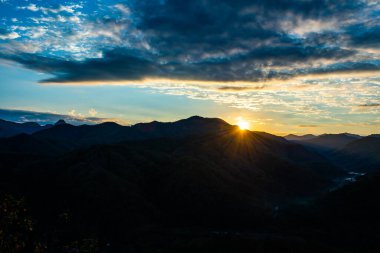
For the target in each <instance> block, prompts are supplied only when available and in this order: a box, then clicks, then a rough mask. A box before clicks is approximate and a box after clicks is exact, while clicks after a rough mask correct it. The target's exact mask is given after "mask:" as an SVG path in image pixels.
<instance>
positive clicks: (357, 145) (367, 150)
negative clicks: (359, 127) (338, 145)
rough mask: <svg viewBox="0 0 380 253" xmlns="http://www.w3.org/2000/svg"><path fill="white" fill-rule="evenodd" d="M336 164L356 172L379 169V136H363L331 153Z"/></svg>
mask: <svg viewBox="0 0 380 253" xmlns="http://www.w3.org/2000/svg"><path fill="white" fill-rule="evenodd" d="M333 159H334V160H335V162H336V164H340V165H341V167H342V168H344V169H346V170H351V171H356V172H369V171H380V138H378V137H376V136H375V135H370V136H367V137H363V138H362V139H359V140H355V141H353V142H350V143H349V144H347V145H346V146H345V147H344V148H343V149H341V150H339V151H338V152H335V153H334V154H333Z"/></svg>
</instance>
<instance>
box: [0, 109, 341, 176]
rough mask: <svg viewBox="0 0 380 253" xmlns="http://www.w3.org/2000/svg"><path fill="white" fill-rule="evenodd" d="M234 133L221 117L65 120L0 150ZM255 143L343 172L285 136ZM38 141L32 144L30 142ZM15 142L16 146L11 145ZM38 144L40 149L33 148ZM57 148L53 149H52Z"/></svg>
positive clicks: (48, 150)
mask: <svg viewBox="0 0 380 253" xmlns="http://www.w3.org/2000/svg"><path fill="white" fill-rule="evenodd" d="M232 133H241V134H242V133H244V132H242V131H240V130H239V129H238V127H236V126H232V125H230V124H228V123H226V122H225V121H223V120H221V119H216V118H202V117H199V116H193V117H190V118H188V119H184V120H179V121H176V122H169V123H163V122H157V121H153V122H150V123H139V124H136V125H133V126H121V125H118V124H116V123H112V122H107V123H102V124H98V125H91V126H89V125H81V126H73V125H70V124H67V123H64V122H61V124H56V125H55V126H53V127H51V128H49V129H46V130H42V131H39V132H36V133H34V134H32V135H31V136H23V137H22V138H15V139H9V140H8V139H3V140H1V139H0V150H1V149H2V150H7V151H8V152H22V151H23V152H24V153H34V154H36V153H38V154H45V155H51V154H55V155H61V154H63V153H66V152H69V151H74V150H77V149H81V148H82V149H83V148H88V147H91V146H93V145H97V144H117V143H123V142H128V141H143V140H151V139H162V138H164V139H174V140H180V139H183V138H189V137H194V138H195V137H201V136H203V135H212V134H219V135H221V136H224V135H227V136H228V135H231V134H232ZM244 136H246V137H247V138H248V137H249V138H248V139H252V140H253V141H255V142H256V145H253V146H252V147H251V148H252V149H253V150H256V149H257V150H262V151H264V152H267V153H270V154H272V155H273V156H276V157H279V158H280V159H283V160H286V161H290V162H292V163H296V164H298V165H299V166H306V167H310V168H313V169H315V170H316V171H318V173H319V174H325V175H329V176H337V175H339V174H340V171H339V170H337V169H336V167H334V166H332V165H331V164H330V163H329V162H328V161H327V160H326V159H325V158H323V157H322V156H320V155H318V154H316V153H314V152H311V151H309V150H307V149H305V148H303V147H302V146H300V145H298V144H294V143H291V142H289V141H287V140H286V139H284V138H282V137H278V136H275V135H271V134H268V133H265V132H250V131H247V132H246V134H245V135H244ZM37 142H38V143H39V144H38V145H37V144H34V145H33V144H31V143H37ZM12 144H13V145H12ZM33 146H36V147H38V148H33ZM52 147H54V148H52Z"/></svg>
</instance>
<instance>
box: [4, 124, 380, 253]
mask: <svg viewBox="0 0 380 253" xmlns="http://www.w3.org/2000/svg"><path fill="white" fill-rule="evenodd" d="M329 137H331V136H329ZM346 137H348V138H356V137H355V136H350V135H347V136H346ZM316 138H318V137H316ZM339 138H340V137H339ZM332 139H334V138H332ZM378 140H380V139H379V138H376V137H373V136H369V137H364V138H361V139H358V138H356V139H355V140H354V141H351V142H350V143H349V144H347V145H346V146H345V147H344V148H343V149H340V150H339V151H335V152H330V153H329V156H328V157H327V158H326V156H323V155H321V154H319V153H318V152H315V151H314V149H312V148H310V147H307V146H305V145H300V144H298V141H288V140H286V139H285V138H282V137H278V136H275V135H271V134H268V133H265V132H255V131H247V130H245V131H242V130H240V129H239V128H238V127H237V126H232V125H229V124H228V123H226V122H224V121H223V120H220V119H214V118H202V117H198V116H194V117H190V118H188V119H184V120H180V121H176V122H169V123H163V122H157V121H153V122H150V123H140V124H136V125H133V126H121V125H118V124H116V123H112V122H106V123H102V124H98V125H82V126H74V125H71V124H67V123H66V122H63V121H60V122H59V124H56V125H54V126H52V127H50V128H49V129H44V130H42V131H38V132H35V133H33V134H19V135H17V136H13V137H10V138H1V139H0V205H1V206H3V205H4V204H3V203H5V205H6V206H7V207H9V208H21V209H20V210H19V211H18V212H16V213H17V217H20V219H21V220H20V222H18V223H17V222H16V223H12V224H11V225H9V223H4V222H3V221H4V219H0V226H1V227H4V225H5V226H6V228H8V227H9V226H16V228H17V226H19V225H20V224H21V225H22V224H24V223H23V222H26V221H29V220H30V219H32V221H33V222H31V224H32V225H33V226H35V228H33V230H28V231H29V232H28V233H29V234H26V236H25V237H23V238H27V239H26V240H33V241H32V242H31V243H32V244H31V245H33V247H32V249H34V248H35V245H36V243H38V245H47V248H48V249H49V252H158V251H159V252H194V251H199V252H212V251H213V250H216V251H217V252H231V251H234V252H246V249H247V248H248V249H252V252H300V253H301V252H308V253H310V252H334V253H341V252H377V251H376V250H374V249H377V248H376V246H377V245H375V246H374V244H373V242H375V241H376V235H377V233H376V231H377V230H376V229H375V228H377V227H375V228H374V230H373V231H372V232H373V233H372V234H373V235H371V236H367V234H365V233H368V232H371V231H370V229H367V228H368V227H369V226H370V225H369V224H371V221H370V220H368V219H367V216H366V215H364V213H365V212H366V211H365V210H362V211H360V210H361V202H360V199H361V198H364V199H365V207H366V208H367V207H368V208H373V209H372V210H371V212H370V213H371V218H370V219H374V217H375V216H373V214H375V213H377V208H378V207H377V206H376V203H377V202H378V201H377V197H376V194H377V191H378V189H377V188H376V182H377V180H375V181H376V182H374V183H371V182H372V181H371V182H370V181H368V183H367V181H366V180H364V179H362V178H360V177H358V182H361V184H362V186H360V187H359V188H357V187H356V185H357V183H358V182H354V183H350V182H348V183H347V184H346V185H344V184H342V181H343V180H344V178H345V177H347V175H348V173H347V172H346V171H343V170H341V169H340V168H338V166H337V165H340V164H343V162H344V161H351V160H348V158H352V157H357V158H358V157H360V159H362V160H363V161H364V160H365V159H367V160H368V161H369V159H375V158H376V157H378V154H379V149H378ZM343 151H344V153H342V154H345V156H342V157H340V156H339V155H340V154H341V153H340V152H343ZM349 152H351V153H349ZM347 154H350V155H347ZM364 155H366V156H365V157H364ZM335 156H336V157H337V158H336V159H335V160H334V159H332V158H334V157H335ZM338 158H339V159H341V160H339V159H338ZM332 161H334V162H335V164H334V163H332ZM339 161H341V162H339ZM371 161H372V160H371ZM347 163H349V162H347ZM362 165H363V166H375V165H374V164H373V165H372V163H371V164H370V163H367V164H362ZM370 169H372V167H371V168H370ZM348 171H350V172H352V171H353V170H348ZM366 177H371V175H366ZM363 180H364V181H363ZM367 184H368V187H367V186H366V185H367ZM342 185H344V186H343V188H342ZM347 187H353V188H347ZM333 189H337V190H333ZM345 189H354V192H351V191H347V190H345ZM356 189H357V190H356ZM360 189H363V190H360ZM371 189H374V192H373V193H371V192H370V191H371ZM341 190H343V191H341ZM355 191H358V193H360V194H357V195H356V193H355ZM342 192H343V193H342ZM351 193H352V194H351ZM366 194H367V195H366ZM351 195H352V196H351ZM4 196H5V197H4ZM10 196H11V197H10ZM334 196H341V197H334ZM351 197H352V198H351ZM12 199H14V200H15V203H14V204H13V205H9V204H7V203H8V202H9V201H10V200H12ZM340 199H342V200H344V203H343V204H342V206H340V204H339V203H340V202H339V200H340ZM23 200H25V203H26V205H27V206H26V207H23V206H20V203H23ZM351 200H352V201H351ZM350 201H351V202H350ZM346 208H350V209H352V210H344V209H346ZM4 210H5V209H3V208H0V216H1V215H4ZM334 210H335V211H334ZM351 211H352V212H351ZM6 212H7V213H5V214H6V215H8V211H7V209H6ZM9 213H11V214H13V213H14V211H13V210H12V212H9ZM339 213H342V214H344V215H347V217H348V218H345V217H346V216H339ZM355 215H359V216H360V217H355ZM25 216H26V217H25ZM12 217H13V216H12ZM17 217H16V218H17ZM356 222H362V224H364V225H360V224H359V225H360V226H358V224H356ZM18 224H19V225H18ZM374 224H375V225H376V224H377V223H374ZM376 226H377V225H376ZM357 227H359V228H360V229H359V230H357V229H356V228H357ZM27 228H28V227H27ZM12 229H14V230H13V231H18V232H19V231H20V230H19V229H18V230H17V229H15V228H14V227H12ZM23 229H24V228H23ZM362 232H363V233H362ZM351 234H354V235H355V236H356V240H354V239H355V238H354V237H353V236H351V237H350V235H351ZM343 235H344V236H343ZM18 238H21V237H18ZM28 238H29V239H28ZM347 238H349V239H347ZM367 238H369V239H367ZM23 243H25V244H28V243H30V242H28V241H27V242H23ZM94 245H95V246H94ZM92 246H94V247H98V249H99V250H93V249H92V250H90V249H88V248H86V247H92ZM72 247H74V249H73V250H71V249H72ZM246 247H247V248H246ZM78 248H79V249H80V250H78ZM68 249H70V250H68ZM82 249H83V250H82ZM87 249H88V250H87ZM210 249H212V250H211V251H210ZM226 249H228V250H227V251H226ZM353 249H355V250H353Z"/></svg>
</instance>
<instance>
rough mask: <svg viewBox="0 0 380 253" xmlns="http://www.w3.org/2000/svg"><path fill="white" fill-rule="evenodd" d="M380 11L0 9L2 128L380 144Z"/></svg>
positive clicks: (8, 0) (246, 4)
mask: <svg viewBox="0 0 380 253" xmlns="http://www.w3.org/2000/svg"><path fill="white" fill-rule="evenodd" d="M379 17H380V1H376V0H357V1H352V0H351V1H348V0H347V1H345V0H298V1H295V0H266V1H262V0H261V1H259V0H191V1H183V0H146V1H142V0H125V1H116V0H88V1H64V0H43V1H42V0H24V1H21V0H0V118H3V119H8V120H14V121H18V122H22V121H30V120H33V121H37V122H40V123H41V124H46V123H52V122H53V121H54V120H56V119H57V117H65V118H66V119H67V120H69V121H72V122H73V123H76V124H82V123H87V124H94V123H99V122H103V121H116V122H118V123H120V124H126V125H128V124H134V123H137V122H148V121H152V120H159V121H174V120H178V119H181V118H186V117H190V116H192V115H200V116H205V117H219V118H222V119H224V120H226V121H227V122H229V123H231V124H236V123H237V122H238V121H241V120H246V121H248V122H249V123H250V129H251V130H257V131H266V132H271V133H274V134H280V135H281V134H287V133H294V134H304V133H313V134H321V133H340V132H351V133H357V134H362V135H367V134H372V133H380V18H379Z"/></svg>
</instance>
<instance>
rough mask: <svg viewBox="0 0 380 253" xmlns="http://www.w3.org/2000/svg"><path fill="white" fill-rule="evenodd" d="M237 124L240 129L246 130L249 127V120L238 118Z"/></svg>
mask: <svg viewBox="0 0 380 253" xmlns="http://www.w3.org/2000/svg"><path fill="white" fill-rule="evenodd" d="M237 125H238V126H239V128H240V129H241V130H247V129H248V128H249V122H248V121H245V120H239V121H238V123H237Z"/></svg>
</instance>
